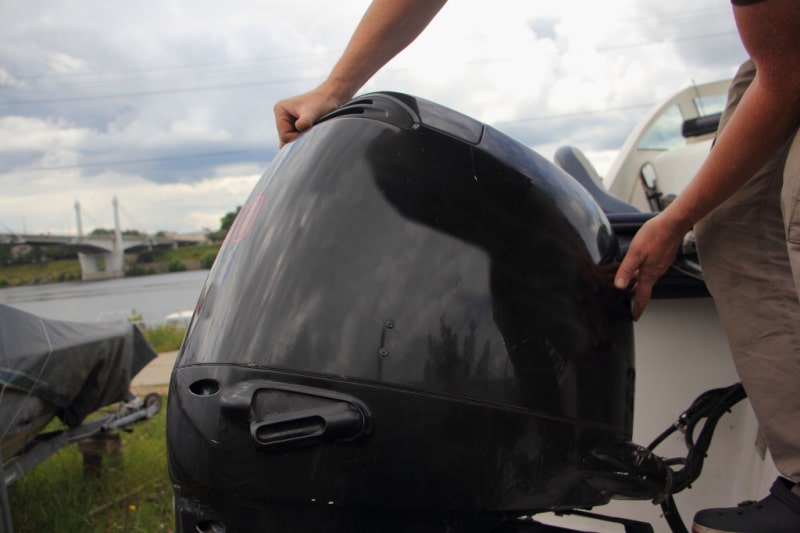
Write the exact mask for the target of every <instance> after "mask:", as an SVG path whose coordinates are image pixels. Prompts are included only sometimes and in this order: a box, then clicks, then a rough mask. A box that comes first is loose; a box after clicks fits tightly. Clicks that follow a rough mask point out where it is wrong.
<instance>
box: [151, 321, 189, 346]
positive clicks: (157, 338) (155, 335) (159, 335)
mask: <svg viewBox="0 0 800 533" xmlns="http://www.w3.org/2000/svg"><path fill="white" fill-rule="evenodd" d="M142 333H144V336H145V338H146V339H147V341H148V342H149V343H150V345H151V346H152V347H153V348H154V349H155V351H156V352H158V353H164V352H174V351H176V350H178V349H179V348H180V347H181V342H183V337H184V335H186V328H185V327H178V326H171V325H169V324H160V325H158V326H152V327H148V328H145V329H143V330H142Z"/></svg>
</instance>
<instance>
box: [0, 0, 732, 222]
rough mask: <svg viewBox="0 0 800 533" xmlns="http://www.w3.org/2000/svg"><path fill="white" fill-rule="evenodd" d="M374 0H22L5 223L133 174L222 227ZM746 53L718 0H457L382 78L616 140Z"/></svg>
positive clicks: (9, 70)
mask: <svg viewBox="0 0 800 533" xmlns="http://www.w3.org/2000/svg"><path fill="white" fill-rule="evenodd" d="M368 4H369V2H368V0H357V1H352V2H319V1H317V0H268V1H266V2H265V1H254V0H231V1H230V2H225V3H224V4H223V3H219V2H210V1H208V0H192V1H190V0H165V1H163V2H157V1H155V0H146V1H143V2H137V3H108V2H81V1H78V0H58V1H56V0H44V1H42V2H36V3H33V4H32V3H24V2H12V3H11V5H9V6H4V8H3V11H4V16H3V17H0V157H2V160H0V180H2V184H3V191H4V194H3V195H2V198H0V223H2V224H5V225H7V226H15V227H18V226H19V221H20V220H21V219H22V216H23V213H24V219H25V225H26V227H27V228H28V229H29V230H32V231H45V230H47V229H49V228H50V227H51V226H52V222H51V220H52V218H53V217H52V216H50V215H51V214H52V213H53V212H59V211H60V210H61V209H65V210H66V211H67V212H70V211H71V210H72V203H73V201H74V200H75V199H79V200H80V201H81V203H82V204H84V203H85V204H86V206H87V211H94V210H97V211H98V212H105V211H107V210H109V209H110V207H109V206H110V198H111V197H112V196H114V195H115V194H116V195H117V196H119V197H120V201H121V203H122V204H123V205H124V206H129V207H126V209H130V212H131V213H136V218H137V219H138V220H139V221H140V222H141V224H142V225H143V226H146V227H147V229H152V230H159V229H164V230H171V229H175V230H178V229H180V230H191V229H196V228H199V227H204V226H207V227H216V226H217V225H218V218H219V216H222V214H224V213H225V212H227V211H230V210H232V209H234V208H235V207H236V205H238V204H240V203H241V202H242V201H243V200H244V196H246V191H245V190H244V189H245V188H246V187H251V186H252V184H253V182H254V181H255V177H257V176H258V175H259V174H261V173H262V172H263V171H264V170H265V168H266V163H267V161H268V160H269V158H270V157H271V154H273V153H274V151H275V150H276V148H277V136H276V134H275V131H274V125H273V118H272V105H273V104H274V102H275V101H277V100H278V99H280V98H282V97H285V96H289V95H292V94H296V93H299V92H301V91H305V90H307V89H309V88H311V87H312V86H313V85H314V84H316V83H318V82H319V81H321V80H322V79H323V78H324V76H325V74H326V73H327V72H328V70H329V69H330V67H331V66H332V65H333V63H334V62H335V60H336V58H337V57H338V55H339V53H340V52H341V51H342V49H343V48H344V46H345V44H346V42H347V40H348V38H349V36H350V34H351V33H352V31H353V29H354V28H355V26H356V24H357V22H358V20H359V18H360V16H361V14H362V13H363V11H364V10H365V8H366V7H367V5H368ZM723 4H724V3H723ZM742 58H743V52H742V50H741V46H740V45H739V44H738V38H737V37H736V35H735V28H734V26H733V21H732V17H731V15H730V9H729V6H725V5H722V6H720V2H719V0H704V1H701V2H688V0H676V2H671V3H664V2H660V1H659V2H656V1H655V0H609V1H607V2H593V1H590V0H562V1H559V2H531V1H530V0H504V2H502V3H500V4H497V3H487V2H485V1H483V0H453V1H452V2H450V3H448V4H447V5H446V6H445V8H444V9H443V11H442V12H441V13H440V14H439V16H438V17H437V18H436V19H435V20H434V21H433V23H432V24H431V26H430V28H428V29H427V30H426V31H425V32H424V33H423V35H422V36H421V37H420V38H419V39H418V40H417V41H416V42H415V43H413V44H412V45H411V46H410V47H409V48H408V49H407V50H406V51H405V52H403V53H402V54H400V55H399V56H398V57H397V58H396V59H395V60H394V61H393V62H392V63H391V64H390V65H389V66H388V67H387V68H386V69H384V70H383V71H382V72H381V73H379V74H378V75H377V76H375V78H374V79H373V80H371V81H370V82H369V84H368V85H367V86H366V87H365V88H364V90H365V91H366V90H376V89H389V90H397V91H403V92H408V93H411V94H415V95H418V96H421V97H424V98H427V99H430V100H434V101H437V102H440V103H442V104H444V105H447V106H449V107H452V108H454V109H457V110H459V111H462V112H464V113H466V114H469V115H472V116H474V117H476V118H478V119H479V120H483V121H486V122H488V123H490V124H497V126H498V127H499V128H500V129H501V130H504V131H507V132H509V133H510V134H512V135H513V136H515V137H517V138H518V139H519V140H521V141H522V142H525V143H527V144H529V145H532V146H533V147H535V148H539V149H541V150H542V152H543V153H545V152H547V151H548V150H549V149H550V147H551V146H557V145H558V144H567V143H569V144H578V145H579V146H580V147H581V148H582V149H583V150H584V151H585V152H586V153H587V154H590V155H591V154H598V156H600V155H602V156H603V157H605V158H606V159H607V155H608V151H609V150H612V147H613V146H619V145H621V144H622V141H623V138H624V135H625V132H626V131H627V130H629V129H630V127H631V124H632V123H633V122H634V121H635V119H636V117H637V116H638V115H641V114H643V113H644V111H645V109H644V108H633V109H632V108H631V106H638V105H640V104H646V103H655V102H656V101H658V100H659V99H660V98H663V97H665V96H666V95H668V94H670V93H672V92H674V91H675V90H677V89H679V88H681V87H683V86H686V85H688V84H690V83H691V82H692V81H696V82H698V83H700V82H705V81H711V80H713V79H718V78H722V77H725V76H730V75H731V74H732V73H733V71H734V69H735V67H736V65H737V63H738V62H739V61H740V60H741V59H742ZM586 112H591V114H590V115H586V116H585V117H581V116H580V114H581V113H586ZM545 155H547V154H546V153H545ZM237 164H239V165H242V166H243V167H245V168H244V169H243V168H238V169H236V170H233V167H232V166H231V165H237ZM598 166H602V163H600V164H599V165H598ZM42 167H50V168H51V170H49V171H44V170H40V169H41V168H42ZM36 169H39V170H36ZM34 186H35V189H34ZM45 206H47V207H45ZM62 206H63V208H62ZM90 207H91V209H89V208H90ZM67 218H69V217H67ZM73 218H74V217H73ZM98 218H101V217H99V216H98ZM99 224H101V225H102V224H108V222H99Z"/></svg>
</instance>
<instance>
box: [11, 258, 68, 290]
mask: <svg viewBox="0 0 800 533" xmlns="http://www.w3.org/2000/svg"><path fill="white" fill-rule="evenodd" d="M80 279H81V266H80V264H79V263H78V260H77V259H59V260H57V261H49V262H47V263H35V264H27V265H6V266H3V267H2V268H0V287H4V286H12V287H13V286H16V285H30V284H38V283H53V282H56V281H71V280H80Z"/></svg>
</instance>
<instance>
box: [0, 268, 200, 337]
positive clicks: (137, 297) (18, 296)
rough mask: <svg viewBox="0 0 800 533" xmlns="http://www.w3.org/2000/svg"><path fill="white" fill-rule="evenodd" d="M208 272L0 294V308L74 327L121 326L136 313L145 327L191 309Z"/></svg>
mask: <svg viewBox="0 0 800 533" xmlns="http://www.w3.org/2000/svg"><path fill="white" fill-rule="evenodd" d="M207 276H208V270H194V271H188V272H174V273H170V274H157V275H153V276H141V277H132V278H120V279H111V280H104V281H84V282H81V281H75V282H64V283H50V284H46V285H30V286H24V287H7V288H4V289H0V303H2V304H6V305H10V306H12V307H16V308H18V309H22V310H23V311H27V312H29V313H33V314H35V315H39V316H41V317H44V318H52V319H56V320H69V321H73V322H103V321H125V320H127V318H128V317H130V316H131V315H132V313H133V311H134V310H135V311H136V313H137V314H141V315H142V319H143V320H144V322H145V324H148V325H155V324H161V323H163V322H164V320H165V317H166V316H167V315H168V314H169V313H172V312H174V311H176V310H179V309H187V308H188V309H193V308H194V306H195V304H196V303H197V299H198V297H199V296H200V290H201V289H202V288H203V283H204V282H205V280H206V277H207Z"/></svg>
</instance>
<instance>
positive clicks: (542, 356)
mask: <svg viewBox="0 0 800 533" xmlns="http://www.w3.org/2000/svg"><path fill="white" fill-rule="evenodd" d="M618 259H619V250H618V245H617V241H616V239H615V237H614V234H613V233H612V231H611V229H610V227H609V224H608V222H607V219H606V217H605V215H604V214H603V212H602V211H601V210H600V208H599V207H598V205H597V203H596V202H595V201H594V200H593V199H592V197H591V196H590V195H589V194H588V193H587V192H586V191H585V190H584V189H583V188H582V187H581V186H580V185H579V184H578V183H577V182H576V181H574V180H573V179H572V178H571V177H569V176H568V175H567V174H565V173H564V172H562V171H561V170H559V169H557V168H556V167H555V166H553V165H552V164H550V163H549V162H547V161H546V160H544V159H543V158H541V157H540V156H538V155H537V154H535V153H534V152H532V151H531V150H529V149H528V148H526V147H524V146H522V145H521V144H519V143H517V142H515V141H514V140H512V139H510V138H508V137H506V136H505V135H503V134H501V133H499V132H498V131H496V130H494V129H492V128H490V127H487V126H485V125H483V124H480V123H478V122H476V121H474V120H472V119H470V118H468V117H465V116H463V115H460V114H458V113H456V112H454V111H451V110H448V109H446V108H444V107H441V106H438V105H436V104H433V103H431V102H428V101H425V100H421V99H416V98H413V97H410V96H406V95H400V94H391V93H376V94H371V95H367V96H364V97H362V98H360V99H357V100H354V101H353V102H351V103H350V104H348V105H347V106H345V107H343V108H341V109H339V110H337V111H336V112H334V113H332V114H331V115H329V116H327V117H325V118H324V119H323V120H322V121H320V123H319V124H317V125H316V126H315V127H314V128H313V129H312V130H311V131H309V132H308V133H306V134H304V135H303V136H302V137H301V138H300V139H298V140H297V141H296V142H294V143H292V144H290V145H289V146H287V147H285V148H284V149H282V150H281V152H280V153H279V154H278V156H277V157H276V158H275V160H274V161H273V163H272V165H271V166H270V168H269V170H268V171H267V172H266V174H265V175H264V176H263V177H262V178H261V180H260V182H259V183H258V184H257V185H256V187H255V189H254V191H253V192H252V194H251V195H250V197H249V199H248V200H247V202H246V203H245V205H244V206H243V207H242V210H241V212H240V213H239V215H238V217H237V219H236V222H235V224H234V226H233V227H232V228H231V231H230V233H229V234H228V237H227V239H226V241H225V244H224V245H223V248H222V249H221V251H220V253H219V256H218V258H217V260H216V262H215V264H214V266H213V268H212V270H211V273H210V275H209V277H208V280H207V282H206V285H205V287H204V289H203V292H202V295H201V297H200V301H199V303H198V307H197V310H196V312H195V316H194V319H193V321H192V323H191V325H190V327H189V331H188V333H187V336H186V339H185V341H184V344H183V346H182V349H181V353H180V356H179V358H178V361H177V363H176V366H175V369H174V371H173V376H172V381H171V386H170V395H169V407H168V431H167V436H168V449H169V466H170V475H171V477H172V481H173V485H174V488H175V496H176V515H177V522H178V529H179V530H180V531H185V532H188V531H201V532H205V531H209V532H211V531H214V532H216V531H227V532H233V531H275V532H287V533H288V532H291V533H304V532H311V531H314V532H318V531H331V532H340V531H341V532H352V531H416V532H427V531H431V532H440V531H441V532H445V531H476V532H477V531H492V530H493V529H494V528H495V527H496V525H497V524H499V523H501V522H502V521H503V520H505V519H506V518H508V517H513V516H517V515H519V514H522V513H536V512H541V511H549V510H563V509H574V508H587V507H591V506H595V505H599V504H603V503H606V502H607V501H608V500H609V498H610V497H611V496H612V495H613V494H612V491H611V490H610V489H609V484H608V483H602V482H600V483H598V482H597V481H596V476H597V472H596V464H595V465H593V464H592V461H593V459H592V458H593V457H596V456H597V453H596V452H597V450H603V449H608V448H612V447H614V446H615V445H617V444H619V443H623V442H626V441H629V440H630V437H631V429H632V419H633V388H634V364H633V346H632V344H633V341H632V323H631V317H630V312H629V301H628V300H627V298H626V296H625V295H624V294H622V293H620V292H618V291H615V290H614V289H613V288H612V283H611V280H612V276H613V274H614V271H615V266H614V262H615V261H616V260H618ZM601 477H602V476H601ZM593 479H594V481H593ZM612 485H613V483H612Z"/></svg>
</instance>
